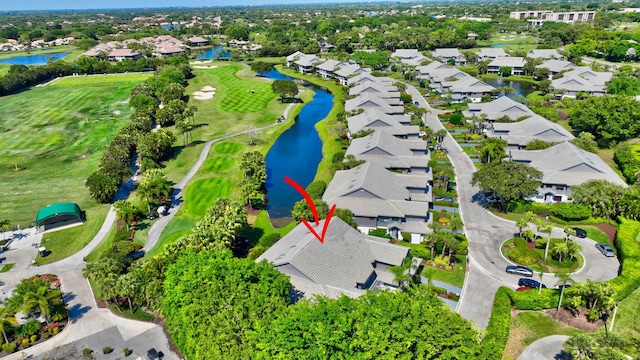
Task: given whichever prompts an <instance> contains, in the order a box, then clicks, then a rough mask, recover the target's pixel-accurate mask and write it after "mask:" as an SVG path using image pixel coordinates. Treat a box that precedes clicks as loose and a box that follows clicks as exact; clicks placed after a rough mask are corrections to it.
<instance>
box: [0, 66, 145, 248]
mask: <svg viewBox="0 0 640 360" xmlns="http://www.w3.org/2000/svg"><path fill="white" fill-rule="evenodd" d="M148 76H149V75H147V74H117V75H107V76H88V77H75V78H74V77H72V78H64V79H60V80H58V81H56V82H54V83H52V84H50V85H48V86H45V87H33V88H30V89H28V90H26V91H23V92H20V93H18V94H14V95H9V96H4V97H1V98H0V118H1V119H2V123H1V124H0V169H2V171H0V194H2V198H3V201H2V202H1V203H0V219H9V220H11V221H12V223H14V224H23V225H24V224H29V223H32V222H33V221H34V219H35V215H36V213H37V211H38V210H39V209H40V208H41V207H43V206H46V205H49V204H52V203H57V202H62V201H70V202H75V203H78V205H80V207H81V208H82V209H83V210H88V209H89V208H91V207H94V206H96V205H95V201H93V200H92V199H91V198H90V197H89V192H88V191H87V189H86V188H85V187H84V180H85V179H86V178H87V177H88V176H89V175H90V174H91V173H92V172H94V171H95V170H96V167H97V166H98V162H99V160H100V157H101V156H102V153H103V151H104V149H105V147H106V146H107V144H108V143H109V140H110V139H111V137H112V136H113V135H114V134H115V133H116V132H117V131H118V129H119V128H121V127H122V126H124V125H126V124H127V123H128V116H129V114H130V110H129V108H128V105H127V104H126V103H125V102H124V101H125V100H126V99H127V98H128V97H129V92H130V90H131V88H132V87H133V86H135V85H136V84H138V83H140V82H142V81H144V80H145V79H146V78H147V77H148ZM93 235H95V234H93ZM93 235H91V237H93Z"/></svg>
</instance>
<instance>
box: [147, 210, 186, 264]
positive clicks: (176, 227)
mask: <svg viewBox="0 0 640 360" xmlns="http://www.w3.org/2000/svg"><path fill="white" fill-rule="evenodd" d="M195 225H196V221H194V220H188V219H185V218H183V217H180V216H177V215H176V216H174V217H173V219H171V221H170V222H169V224H167V226H166V227H165V228H164V230H162V234H160V239H158V242H157V244H156V246H154V247H153V248H152V249H151V250H149V251H148V252H147V253H146V254H145V258H146V259H148V258H150V257H153V255H155V254H157V253H158V252H159V251H160V250H162V248H164V246H165V245H166V244H170V243H172V242H174V241H176V240H178V239H180V238H181V237H182V236H184V235H187V234H189V233H190V232H191V229H193V227H194V226H195Z"/></svg>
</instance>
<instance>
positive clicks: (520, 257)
mask: <svg viewBox="0 0 640 360" xmlns="http://www.w3.org/2000/svg"><path fill="white" fill-rule="evenodd" d="M569 241H571V240H569ZM546 243H547V239H541V238H538V240H537V241H535V242H527V241H525V240H524V239H523V238H521V237H515V238H512V239H509V240H507V241H505V242H504V243H503V244H502V246H501V247H500V251H502V254H503V255H504V256H505V257H506V258H507V259H509V260H511V261H513V262H514V263H516V264H518V265H524V266H538V267H542V269H543V270H545V271H576V270H578V269H580V268H581V267H582V265H583V263H584V259H583V258H582V256H581V255H580V253H579V251H580V250H581V249H582V248H581V247H579V248H577V249H579V250H577V251H565V252H564V253H563V254H562V255H560V253H561V251H560V248H562V247H563V246H565V247H566V245H565V243H568V241H567V240H566V239H559V238H552V239H551V243H550V245H549V253H548V255H547V261H546V262H545V261H544V252H545V247H546ZM564 250H567V249H564ZM561 260H562V261H561Z"/></svg>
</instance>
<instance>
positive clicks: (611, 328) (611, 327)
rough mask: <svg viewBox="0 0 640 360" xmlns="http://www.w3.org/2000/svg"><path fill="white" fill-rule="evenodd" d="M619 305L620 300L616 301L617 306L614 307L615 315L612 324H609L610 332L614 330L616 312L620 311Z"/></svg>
mask: <svg viewBox="0 0 640 360" xmlns="http://www.w3.org/2000/svg"><path fill="white" fill-rule="evenodd" d="M618 305H620V301H616V307H614V308H613V317H612V318H611V324H609V332H612V331H613V322H614V321H616V312H617V311H618Z"/></svg>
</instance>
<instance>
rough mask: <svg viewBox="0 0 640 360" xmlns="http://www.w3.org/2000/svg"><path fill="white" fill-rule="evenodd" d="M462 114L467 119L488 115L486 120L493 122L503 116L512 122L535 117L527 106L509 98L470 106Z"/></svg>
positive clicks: (500, 98)
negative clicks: (526, 117) (525, 117)
mask: <svg viewBox="0 0 640 360" xmlns="http://www.w3.org/2000/svg"><path fill="white" fill-rule="evenodd" d="M462 114H463V115H464V116H465V117H469V118H470V117H473V116H474V115H475V116H477V117H482V114H485V115H486V119H487V120H489V121H493V120H496V119H499V118H501V117H503V116H507V117H509V118H510V119H511V120H517V119H518V118H521V117H523V116H532V115H535V113H534V112H533V111H531V109H529V108H528V107H527V106H525V105H523V104H520V103H519V102H516V101H513V100H511V99H510V98H509V97H507V96H502V97H499V98H497V99H495V100H493V101H491V102H488V103H482V104H473V103H471V104H469V105H468V108H467V110H465V111H463V112H462Z"/></svg>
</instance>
